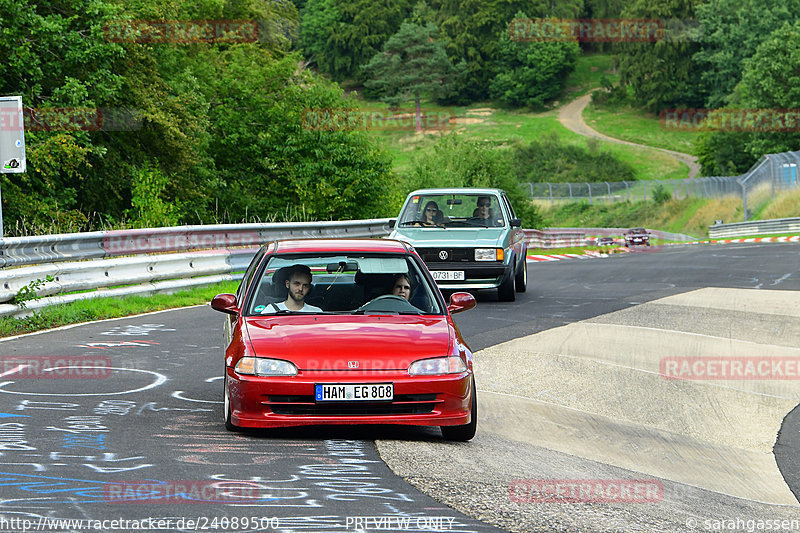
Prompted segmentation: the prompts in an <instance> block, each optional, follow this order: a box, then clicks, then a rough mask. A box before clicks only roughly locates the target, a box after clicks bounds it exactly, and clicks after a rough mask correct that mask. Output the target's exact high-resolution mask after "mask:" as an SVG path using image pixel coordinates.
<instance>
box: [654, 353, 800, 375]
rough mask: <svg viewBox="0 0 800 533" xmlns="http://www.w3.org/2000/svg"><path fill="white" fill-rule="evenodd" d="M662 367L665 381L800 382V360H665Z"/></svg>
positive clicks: (792, 358) (661, 370)
mask: <svg viewBox="0 0 800 533" xmlns="http://www.w3.org/2000/svg"><path fill="white" fill-rule="evenodd" d="M659 367H660V374H661V376H662V377H663V378H666V379H685V380H720V379H730V380H795V379H800V357H760V356H754V357H708V356H704V357H664V358H662V359H661V361H660V363H659Z"/></svg>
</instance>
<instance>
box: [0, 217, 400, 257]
mask: <svg viewBox="0 0 800 533" xmlns="http://www.w3.org/2000/svg"><path fill="white" fill-rule="evenodd" d="M388 222H389V219H388V218H382V219H372V220H344V221H334V222H276V223H264V224H216V225H208V226H180V227H175V228H152V229H131V230H113V231H95V232H91V233H69V234H61V235H42V236H33V237H8V238H4V239H0V267H6V266H21V265H34V264H40V263H53V262H57V261H77V260H83V259H96V258H107V257H114V256H120V255H137V254H150V253H162V252H178V251H187V250H202V249H218V248H230V247H236V246H258V245H260V244H264V243H266V242H270V241H274V240H276V239H302V238H319V237H353V238H358V237H380V236H384V235H388V234H389V227H388Z"/></svg>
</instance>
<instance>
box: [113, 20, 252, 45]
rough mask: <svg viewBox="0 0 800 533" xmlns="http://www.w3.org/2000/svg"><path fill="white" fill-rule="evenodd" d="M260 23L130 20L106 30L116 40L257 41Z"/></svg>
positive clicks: (186, 42)
mask: <svg viewBox="0 0 800 533" xmlns="http://www.w3.org/2000/svg"><path fill="white" fill-rule="evenodd" d="M258 27H259V24H258V22H257V21H255V20H129V21H119V22H115V23H112V24H108V25H107V26H106V27H105V28H104V31H105V36H106V40H107V41H110V42H115V43H183V44H188V43H254V42H257V41H258Z"/></svg>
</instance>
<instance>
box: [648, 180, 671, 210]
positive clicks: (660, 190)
mask: <svg viewBox="0 0 800 533" xmlns="http://www.w3.org/2000/svg"><path fill="white" fill-rule="evenodd" d="M651 196H652V198H653V201H654V202H655V203H656V204H657V205H663V204H665V203H666V202H668V201H670V200H672V194H670V192H669V191H668V190H666V189H665V188H664V185H662V184H661V183H659V184H658V186H657V187H655V188H654V189H653V192H652V194H651Z"/></svg>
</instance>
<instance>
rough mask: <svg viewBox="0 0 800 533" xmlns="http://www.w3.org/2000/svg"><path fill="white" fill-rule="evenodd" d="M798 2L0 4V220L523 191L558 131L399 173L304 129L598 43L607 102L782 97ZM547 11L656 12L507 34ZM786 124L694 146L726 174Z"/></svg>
mask: <svg viewBox="0 0 800 533" xmlns="http://www.w3.org/2000/svg"><path fill="white" fill-rule="evenodd" d="M799 13H800V0H761V1H759V2H756V1H755V0H706V1H701V0H633V1H630V2H623V1H622V0H562V1H558V2H553V1H551V0H533V1H531V0H527V1H525V2H522V1H514V0H429V1H428V2H427V3H425V2H417V1H415V0H383V1H379V2H376V1H374V0H295V1H294V2H292V1H290V0H200V1H191V2H190V1H188V0H166V1H161V0H160V1H158V2H156V1H155V0H124V1H122V0H117V1H115V0H49V1H47V2H35V1H34V0H0V64H2V71H3V76H2V77H0V95H21V96H22V97H23V103H24V106H25V112H26V115H27V124H26V134H25V135H26V145H27V159H28V170H27V172H26V173H24V174H0V176H2V183H1V184H0V185H1V186H2V201H3V206H2V207H3V215H4V219H5V221H6V223H5V226H6V228H7V234H14V232H15V231H16V232H20V231H22V230H21V229H20V228H34V229H35V228H38V227H42V228H50V229H52V228H58V229H63V230H71V231H80V230H87V229H96V228H100V227H119V226H124V225H135V226H161V225H175V224H191V223H222V222H243V221H273V220H278V221H280V220H326V219H349V218H370V217H377V216H391V215H393V214H395V212H394V211H395V210H396V209H397V198H399V197H402V196H403V195H404V194H405V192H407V191H408V190H409V188H410V187H414V186H427V185H438V184H442V185H444V184H457V185H463V186H470V185H475V186H486V185H491V186H499V187H503V188H505V189H506V190H509V191H510V192H511V193H512V194H513V195H515V196H518V197H519V198H520V202H519V203H523V202H522V194H523V193H522V192H521V191H520V189H519V188H518V187H516V186H515V184H516V183H517V182H519V181H526V180H527V179H529V175H528V174H529V173H530V169H532V168H537V165H538V167H539V168H547V164H546V156H547V154H548V153H553V151H554V150H558V149H559V147H557V146H553V142H554V141H553V140H549V139H538V140H532V142H531V143H530V144H526V145H518V146H513V147H503V148H498V147H495V146H485V145H482V144H481V143H477V142H470V141H466V140H463V139H454V138H448V137H445V138H443V139H442V140H441V142H439V143H438V144H437V145H436V146H435V149H434V150H431V151H430V152H429V153H426V154H424V155H422V156H420V157H418V158H417V160H416V161H415V165H414V167H413V171H412V172H410V173H409V175H405V176H402V177H399V176H396V175H395V174H394V171H393V170H392V160H391V157H390V156H389V155H388V154H387V152H386V151H385V150H384V149H383V147H382V146H381V144H380V143H379V142H378V141H377V140H375V139H374V138H373V137H371V136H370V135H369V132H367V131H364V129H363V128H348V127H345V128H342V127H337V128H319V127H317V128H314V127H308V124H307V123H306V121H305V118H306V116H307V113H308V111H309V110H319V109H323V110H328V111H327V112H332V113H341V114H343V115H344V114H347V113H348V112H351V111H353V110H355V109H357V106H358V102H357V101H356V99H355V98H354V97H353V96H352V95H351V94H349V93H350V91H352V90H354V89H355V90H357V91H358V92H359V93H360V94H361V95H362V96H365V97H367V98H369V99H371V100H383V101H385V102H387V104H389V105H391V104H392V103H393V102H395V103H396V102H398V101H401V100H406V101H413V100H414V99H417V100H418V99H419V98H420V97H422V98H425V99H428V100H431V101H435V102H438V103H441V104H443V105H466V104H470V103H473V102H485V101H492V102H494V103H496V105H501V106H506V107H510V108H522V109H534V110H536V109H542V108H544V107H546V106H548V105H550V104H551V102H553V101H554V100H556V99H558V98H559V97H560V96H561V95H562V94H563V91H564V89H565V87H564V84H565V80H566V77H567V76H568V75H569V74H570V73H571V72H572V70H573V69H574V66H575V62H576V58H577V57H578V56H579V55H580V54H582V53H592V52H597V51H603V52H605V53H609V52H611V53H614V54H615V55H616V58H617V63H618V65H619V72H620V75H621V81H620V83H619V84H618V85H614V86H612V85H609V86H608V87H606V90H605V92H604V93H603V94H601V95H599V97H601V98H602V99H603V100H605V101H607V102H614V101H616V102H629V103H630V104H631V105H635V106H638V107H641V108H643V109H647V110H649V111H652V112H654V113H659V112H660V111H662V110H664V109H676V108H684V107H686V108H709V109H719V108H726V107H727V108H748V109H757V108H779V109H794V108H798V107H800V83H798V80H800V22H798V21H797V20H796V19H797V15H798V14H799ZM550 17H552V18H556V19H575V18H597V19H611V18H629V19H658V20H660V21H668V22H671V23H670V24H666V25H665V28H666V32H665V35H664V36H663V38H661V39H659V40H658V41H656V42H625V43H621V42H616V43H607V42H578V41H576V40H551V41H547V40H538V41H536V40H533V41H520V40H517V39H513V38H511V37H510V34H509V31H508V29H509V23H510V21H512V20H513V19H515V18H516V19H520V18H522V19H525V18H550ZM410 65H413V68H412V67H410ZM799 140H800V135H798V133H797V132H796V131H783V132H709V133H707V134H704V135H703V136H702V137H701V139H700V141H699V142H698V145H697V147H696V151H697V155H698V156H699V157H700V159H701V162H702V164H703V170H704V172H705V173H706V174H708V175H723V174H731V173H738V172H741V171H742V170H744V169H746V168H747V167H749V166H750V165H751V164H752V163H753V162H754V161H755V160H756V159H757V158H758V157H759V156H760V155H761V154H763V153H766V152H775V151H783V150H790V149H797V148H798V144H800V143H799V142H798V141H799ZM570 150H573V151H574V148H570ZM568 157H583V158H586V157H590V158H591V157H593V156H591V154H588V155H587V154H585V153H583V154H572V155H568ZM598 158H599V159H597V160H592V164H595V165H596V166H597V168H599V169H604V168H606V167H605V166H604V165H607V166H608V167H609V168H612V169H613V172H609V173H608V175H614V176H626V175H627V174H629V173H630V172H629V169H627V170H626V169H625V168H624V165H622V164H620V163H618V162H615V161H609V160H607V159H608V157H607V156H598ZM603 158H605V159H603ZM520 163H525V164H524V165H523V164H520ZM604 177H605V176H602V175H598V176H596V177H589V178H587V179H598V180H602V179H603V178H604ZM523 212H524V214H523V216H524V217H525V221H526V224H527V225H528V226H529V227H532V226H534V225H535V224H536V222H537V218H536V216H537V215H536V212H535V210H534V209H532V208H530V209H528V208H523Z"/></svg>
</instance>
